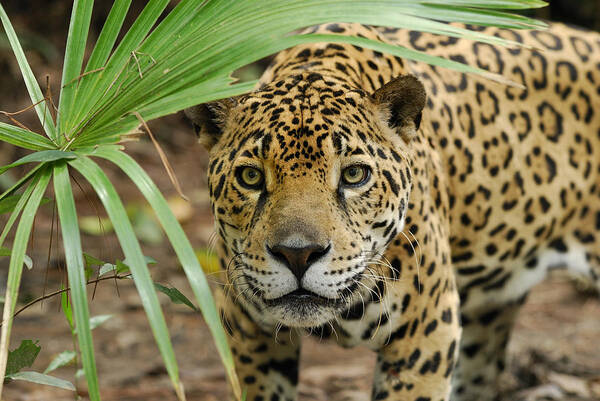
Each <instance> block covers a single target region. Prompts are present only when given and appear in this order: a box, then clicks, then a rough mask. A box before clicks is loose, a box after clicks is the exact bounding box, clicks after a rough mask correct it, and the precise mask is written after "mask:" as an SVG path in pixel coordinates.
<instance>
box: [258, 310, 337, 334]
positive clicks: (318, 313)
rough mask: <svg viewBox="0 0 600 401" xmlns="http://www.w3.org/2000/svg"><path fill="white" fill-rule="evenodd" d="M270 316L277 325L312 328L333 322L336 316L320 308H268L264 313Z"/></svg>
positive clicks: (332, 312) (331, 311) (330, 311)
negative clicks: (277, 322)
mask: <svg viewBox="0 0 600 401" xmlns="http://www.w3.org/2000/svg"><path fill="white" fill-rule="evenodd" d="M266 313H269V314H271V315H272V316H273V317H274V318H275V319H276V320H277V321H279V323H282V324H283V325H284V326H287V327H296V328H304V329H308V328H313V327H319V326H322V325H324V324H327V323H328V322H331V321H333V320H335V317H336V314H335V313H334V311H333V310H331V309H330V308H327V307H322V306H316V305H315V306H312V305H311V306H302V307H297V306H296V307H290V306H288V305H286V306H275V307H270V308H269V310H268V311H267V312H266Z"/></svg>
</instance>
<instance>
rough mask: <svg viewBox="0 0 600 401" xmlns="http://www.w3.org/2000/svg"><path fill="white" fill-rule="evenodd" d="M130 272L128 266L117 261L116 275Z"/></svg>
mask: <svg viewBox="0 0 600 401" xmlns="http://www.w3.org/2000/svg"><path fill="white" fill-rule="evenodd" d="M130 271H131V268H130V267H129V265H127V264H125V263H123V262H121V261H120V260H118V259H117V268H116V272H117V274H120V273H129V272H130Z"/></svg>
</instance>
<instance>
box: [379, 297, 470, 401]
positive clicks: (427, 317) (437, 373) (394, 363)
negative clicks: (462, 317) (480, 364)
mask: <svg viewBox="0 0 600 401" xmlns="http://www.w3.org/2000/svg"><path fill="white" fill-rule="evenodd" d="M446 295H447V296H448V297H451V298H452V300H451V301H450V302H447V303H446V302H442V301H440V302H439V303H438V305H440V306H441V305H446V307H445V308H441V307H439V308H434V309H431V310H430V311H426V312H422V313H418V314H414V315H413V316H404V317H405V319H403V323H402V324H401V325H400V326H399V327H398V328H397V329H396V330H395V331H394V332H393V333H392V335H391V336H390V342H389V343H388V344H387V345H386V346H385V347H383V348H382V349H381V350H380V351H379V355H378V358H377V366H376V370H375V378H374V383H373V397H372V398H373V400H390V401H391V400H393V401H407V400H410V401H413V400H414V401H433V400H435V401H440V400H446V401H447V400H449V398H450V386H451V377H452V373H453V370H454V366H455V363H456V359H457V356H458V347H459V342H460V327H459V319H458V315H457V314H456V313H457V310H456V309H455V307H454V306H456V305H457V304H458V303H457V302H456V300H455V298H454V294H452V293H450V292H449V293H447V294H446ZM423 298H425V296H423ZM442 298H444V296H442ZM448 305H454V306H450V307H448ZM418 310H419V311H422V310H426V308H425V309H420V308H419V309H418Z"/></svg>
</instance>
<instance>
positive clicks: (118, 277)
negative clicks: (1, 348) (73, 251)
mask: <svg viewBox="0 0 600 401" xmlns="http://www.w3.org/2000/svg"><path fill="white" fill-rule="evenodd" d="M130 276H131V273H129V274H123V275H122V276H119V275H118V274H113V275H112V276H109V277H100V278H97V279H94V280H90V281H88V282H87V283H86V285H90V284H96V283H97V282H99V281H104V280H112V279H119V280H122V279H125V278H128V277H130ZM67 291H71V287H67V288H63V289H62V290H57V291H54V292H51V293H49V294H46V295H44V296H41V297H39V298H36V299H34V300H33V301H31V302H29V303H28V304H27V305H24V306H23V307H21V308H20V309H19V310H18V311H16V312H15V314H14V315H13V319H14V318H15V317H16V316H17V315H18V314H19V313H21V312H23V311H24V310H25V309H27V308H29V307H31V306H33V305H35V304H36V303H38V302H40V301H43V300H45V299H48V298H51V297H54V296H56V295H60V294H62V293H63V292H67ZM3 324H4V321H2V322H0V327H2V325H3Z"/></svg>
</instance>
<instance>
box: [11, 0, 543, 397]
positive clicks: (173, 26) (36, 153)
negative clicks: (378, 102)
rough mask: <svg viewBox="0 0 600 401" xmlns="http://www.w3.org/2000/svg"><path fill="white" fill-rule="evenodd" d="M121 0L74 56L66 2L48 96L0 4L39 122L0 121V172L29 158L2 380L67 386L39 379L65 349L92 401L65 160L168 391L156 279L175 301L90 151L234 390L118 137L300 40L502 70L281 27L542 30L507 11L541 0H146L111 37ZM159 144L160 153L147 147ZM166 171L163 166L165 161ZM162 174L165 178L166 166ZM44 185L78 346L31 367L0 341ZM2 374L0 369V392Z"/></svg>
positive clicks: (187, 249)
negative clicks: (160, 242) (96, 212)
mask: <svg viewBox="0 0 600 401" xmlns="http://www.w3.org/2000/svg"><path fill="white" fill-rule="evenodd" d="M130 3H131V0H116V1H115V2H114V5H113V7H112V9H111V12H110V14H109V16H108V18H107V20H106V23H105V24H104V28H103V30H102V32H101V34H100V36H99V38H98V40H97V42H96V43H95V45H94V46H93V51H92V52H91V54H90V55H89V58H87V62H86V63H85V65H84V58H85V57H84V53H85V48H86V42H87V34H88V31H89V25H90V18H91V13H92V8H93V0H75V1H74V4H73V11H72V15H71V21H70V26H69V34H68V38H67V45H66V51H65V55H64V67H63V75H62V85H61V91H60V94H59V95H60V96H59V103H58V107H57V108H56V107H55V106H54V102H53V100H52V99H51V98H48V97H45V96H44V95H43V94H42V91H41V89H40V87H39V85H38V82H37V80H36V77H35V76H34V74H33V72H32V71H31V69H30V67H29V65H28V63H27V60H26V58H25V55H24V53H23V50H22V48H21V45H20V44H19V41H18V38H17V35H16V34H15V31H14V29H13V27H12V25H11V23H10V21H9V18H8V16H7V15H6V13H5V11H4V9H3V8H2V6H0V19H1V20H2V24H3V26H4V29H5V31H6V35H7V38H8V41H9V42H10V45H11V47H12V49H13V51H14V54H15V56H16V58H17V60H18V63H19V66H20V69H21V72H22V75H23V78H24V80H25V83H26V86H27V90H28V92H29V95H30V97H31V101H32V107H33V108H34V109H35V112H36V113H37V116H38V117H39V121H40V124H41V127H42V129H43V132H39V133H37V132H33V131H30V130H28V129H26V128H24V127H22V126H19V125H18V122H17V121H16V120H14V119H12V121H13V122H14V123H15V124H8V123H0V140H2V141H5V142H7V143H10V144H12V145H15V146H19V147H22V148H25V149H29V150H32V151H33V152H32V153H31V154H29V155H27V156H26V157H23V158H22V159H20V160H17V161H16V162H14V163H12V164H9V165H6V166H3V167H1V168H0V174H1V173H3V172H4V171H6V170H8V169H10V168H12V167H15V166H18V165H22V164H33V167H32V168H31V169H30V170H29V172H28V173H27V174H25V175H24V176H23V177H21V179H20V180H19V181H18V182H17V183H16V184H15V185H14V186H12V187H11V188H10V189H8V190H7V191H6V192H4V193H3V194H1V195H0V209H2V208H5V209H6V210H7V211H10V213H11V214H10V218H9V219H8V222H7V224H6V226H5V227H4V229H3V230H2V233H1V234H0V246H2V244H3V243H4V241H5V240H6V238H7V236H8V234H9V232H10V231H11V229H12V227H13V225H14V224H15V223H17V222H18V224H17V227H16V232H15V234H14V240H13V245H12V249H10V250H9V249H7V248H2V252H3V254H4V255H10V264H9V273H8V282H7V288H6V293H5V303H4V312H3V324H2V334H1V338H0V373H3V374H4V375H5V377H8V378H12V379H24V380H32V381H37V382H44V383H47V384H53V385H62V386H65V388H70V387H69V384H70V383H67V384H65V383H60V382H58V381H52V379H51V378H49V376H47V373H49V372H51V371H52V370H53V369H56V368H57V367H59V366H62V365H63V364H65V363H67V362H69V361H71V360H73V358H76V357H77V358H78V360H80V362H81V365H82V367H83V374H84V375H85V378H86V381H87V384H88V391H89V397H90V399H91V400H93V401H95V400H100V391H99V386H98V375H97V372H96V364H95V358H94V349H93V344H92V329H93V327H94V325H95V324H97V323H98V320H94V319H93V318H92V319H90V314H89V310H88V297H87V292H86V284H87V282H88V280H89V279H90V276H89V275H88V274H86V272H87V270H86V268H89V267H90V260H89V258H88V259H87V260H86V257H85V255H84V253H83V250H82V247H81V241H80V227H79V223H78V219H77V210H76V207H75V202H74V198H73V191H72V182H71V179H70V172H71V171H73V170H75V171H78V172H79V173H80V174H81V175H82V176H83V177H84V178H85V180H87V181H88V182H89V183H90V184H91V186H92V188H93V189H94V191H95V192H96V193H97V195H98V197H99V199H100V200H101V202H102V204H103V206H104V208H105V209H106V212H107V214H108V216H109V218H110V221H111V223H112V226H113V229H114V231H115V233H116V234H117V236H118V239H119V242H120V244H121V247H122V250H123V253H124V255H125V258H126V264H125V263H123V262H118V263H116V264H115V265H114V267H113V268H112V270H111V268H108V269H105V273H106V272H108V271H112V272H113V274H114V275H120V274H121V275H122V274H131V276H132V278H133V280H134V281H135V284H136V287H137V290H138V292H139V294H140V298H141V299H142V302H143V306H144V309H145V311H146V313H147V316H148V320H149V323H150V326H151V328H152V332H153V334H154V336H155V339H156V342H157V345H158V348H159V350H160V353H161V355H162V357H163V360H164V363H165V366H166V369H167V372H168V374H169V377H170V379H171V382H172V384H173V388H174V389H175V392H176V393H177V396H178V398H179V399H180V400H183V399H185V393H184V389H183V385H182V383H181V381H180V378H179V371H178V365H177V362H176V359H175V355H174V352H173V347H172V345H171V340H170V338H169V333H168V330H167V326H166V323H165V319H164V316H163V314H162V311H161V308H160V306H159V302H158V299H157V295H156V290H157V289H158V290H159V291H162V292H165V293H170V294H171V295H173V296H174V297H175V298H176V299H179V302H184V303H186V302H185V301H183V300H182V299H181V298H179V295H177V293H176V292H173V291H170V290H172V289H169V288H166V287H162V288H161V287H160V286H158V287H157V286H155V284H154V283H153V281H152V278H151V275H150V272H149V270H148V266H147V264H148V262H147V260H146V258H145V257H144V255H143V254H142V251H141V248H140V245H139V243H138V239H137V238H136V235H135V233H134V230H133V228H132V225H131V223H130V221H129V219H128V216H127V213H126V210H125V208H124V206H123V203H122V201H121V199H120V197H119V194H118V193H117V191H116V190H115V188H114V186H113V184H112V183H111V182H110V180H109V179H108V178H107V176H106V174H105V173H104V171H103V170H102V169H101V168H100V167H99V165H98V164H97V163H96V161H95V159H96V158H100V159H106V160H108V161H110V162H112V163H114V164H115V165H117V166H118V167H119V168H120V169H122V171H123V172H125V173H126V174H127V175H128V176H129V177H130V178H131V180H132V181H133V182H134V183H135V185H136V186H137V187H138V188H139V190H140V191H141V192H142V194H143V195H144V196H145V198H146V199H147V201H148V202H149V204H150V206H151V207H152V209H153V210H154V212H155V213H156V215H157V218H158V220H159V222H160V223H161V225H162V227H163V229H164V231H165V233H166V235H167V237H168V238H169V240H170V242H171V244H172V245H173V248H174V250H175V252H176V254H177V256H178V258H179V260H180V262H181V265H182V266H183V269H184V271H185V274H186V276H187V278H188V280H189V283H190V286H191V288H192V290H193V293H194V295H195V298H196V301H197V303H198V305H199V308H200V310H201V311H202V314H203V317H204V319H205V321H206V323H207V324H208V326H209V328H210V330H211V332H212V334H213V336H214V339H215V342H216V344H217V348H218V350H219V353H220V355H221V358H222V360H223V363H224V365H225V368H226V371H227V374H228V377H229V380H230V383H231V385H232V388H233V391H234V393H235V395H236V396H237V397H238V398H240V397H241V394H242V392H241V389H240V385H239V382H238V380H237V377H236V375H235V370H234V366H233V360H232V356H231V353H230V350H229V348H228V346H227V342H226V335H225V333H224V330H223V328H222V327H221V324H220V321H219V316H218V314H217V311H216V309H215V305H214V302H213V299H212V297H211V294H210V290H209V286H208V284H207V281H206V279H205V277H204V275H203V273H202V269H201V266H200V264H199V263H198V259H197V257H196V255H195V254H194V251H193V249H192V247H191V245H190V243H189V241H188V239H187V238H186V236H185V233H184V232H183V230H182V229H181V227H180V225H179V223H178V222H177V220H176V219H175V217H174V216H173V213H172V212H171V210H170V209H169V206H168V204H167V202H166V201H165V199H164V197H163V196H162V194H161V193H160V191H159V190H158V188H157V187H156V185H155V184H154V183H153V182H152V180H151V179H150V178H149V177H148V175H147V174H146V173H145V171H144V169H143V168H142V167H140V165H138V164H137V163H136V162H135V161H134V160H133V159H132V158H131V157H130V156H128V155H127V154H126V153H125V152H124V151H123V148H122V147H121V146H120V145H119V142H120V141H122V140H123V139H124V138H126V137H127V136H129V135H132V134H139V133H140V132H141V130H142V128H143V129H144V131H145V132H147V134H148V135H150V136H151V135H152V134H151V132H150V130H149V129H148V127H147V125H146V122H147V121H150V120H152V119H156V118H159V117H161V116H164V115H166V114H170V113H175V112H177V111H179V110H182V109H184V108H186V107H189V106H192V105H195V104H198V103H203V102H208V101H212V100H216V99H219V98H224V97H228V96H234V95H238V94H241V93H244V92H247V91H249V90H250V89H251V88H252V87H253V86H254V85H255V82H245V83H239V84H234V85H232V84H233V79H232V78H231V74H232V72H233V71H235V70H237V69H238V68H240V67H242V66H244V65H247V64H249V63H251V62H253V61H256V60H258V59H260V58H263V57H265V56H268V55H270V54H273V53H275V52H277V51H279V50H282V49H285V48H287V47H290V46H293V45H296V44H300V43H306V42H317V41H320V42H322V41H328V42H346V43H352V44H355V45H358V46H363V47H369V48H373V49H376V50H379V51H382V52H387V53H391V54H394V55H397V56H399V57H403V58H408V59H414V60H420V61H424V62H428V63H432V64H436V65H439V66H443V67H448V68H454V69H456V70H459V71H462V72H468V73H477V74H484V75H485V76H487V77H489V78H492V79H496V80H498V81H501V82H504V80H503V78H502V77H499V76H496V75H493V74H490V73H487V72H485V71H481V70H478V69H476V68H473V67H468V66H466V65H463V64H459V63H456V62H452V61H450V60H444V59H438V58H434V57H431V56H428V55H426V54H423V53H419V52H415V51H412V50H409V49H406V48H402V47H395V46H390V45H386V44H383V43H379V42H375V41H371V40H367V39H364V38H357V37H347V36H341V35H321V34H305V35H299V34H290V32H292V31H294V30H296V29H299V28H302V27H306V26H310V25H314V24H320V23H326V22H342V21H347V22H360V23H365V24H373V25H386V26H393V27H398V28H405V29H412V30H420V31H427V32H431V33H435V34H440V35H447V36H452V37H466V38H469V39H473V40H478V41H481V42H485V43H491V44H497V45H508V46H516V45H517V44H516V43H512V42H510V41H507V40H504V39H500V38H496V37H490V36H486V35H482V34H481V33H478V32H474V31H469V30H466V29H463V28H460V27H457V26H453V25H447V24H445V23H444V22H449V21H456V22H466V23H471V24H476V25H497V26H502V27H509V28H516V29H520V28H541V27H543V24H542V23H540V22H537V21H535V20H532V19H529V18H527V17H523V16H519V15H515V14H511V13H509V12H508V11H510V10H522V9H526V8H534V7H541V6H543V5H545V3H544V2H543V1H540V0H426V1H425V0H423V1H420V0H362V1H360V0H279V1H271V0H254V1H239V0H209V1H205V0H182V1H180V2H179V3H178V5H177V6H176V7H175V8H174V9H173V10H172V11H171V12H170V13H169V14H168V15H167V16H166V17H165V18H164V19H163V20H162V21H161V22H160V23H159V24H158V25H156V22H157V21H158V19H159V17H160V16H161V15H162V14H163V12H164V10H165V8H166V7H167V5H168V4H169V0H149V1H148V2H147V5H146V6H145V8H144V10H143V11H142V13H141V14H140V15H139V16H138V17H137V19H136V20H135V22H134V23H133V24H132V26H131V27H130V28H129V29H128V30H127V32H126V33H125V35H124V36H123V38H122V40H121V41H120V42H119V43H118V44H117V38H118V35H119V33H120V32H121V30H122V29H123V21H124V18H125V16H126V14H127V12H128V10H129V6H130ZM155 25H156V26H155ZM153 27H154V28H153ZM155 143H156V142H155ZM158 150H159V152H160V148H158ZM167 167H168V164H167ZM167 171H168V173H169V174H171V172H170V170H169V169H167ZM173 181H174V183H175V184H176V180H175V179H174V177H173ZM51 183H52V185H53V187H54V194H55V195H54V196H55V199H54V201H55V203H56V208H57V210H58V219H59V221H60V227H61V232H62V238H63V243H64V254H65V259H66V264H67V272H68V280H69V286H70V288H69V291H70V302H69V299H67V298H66V296H64V295H63V300H64V301H63V311H64V312H65V315H66V316H67V318H68V321H69V325H70V326H71V329H72V334H73V338H74V341H76V342H77V344H78V350H79V354H78V356H77V355H75V354H74V352H72V351H71V352H70V353H67V354H64V355H63V354H61V355H59V358H57V360H55V362H53V363H52V364H51V366H49V367H48V369H46V371H45V372H44V374H46V375H44V374H42V373H36V372H21V369H23V368H26V367H28V366H30V365H31V363H30V362H32V360H31V357H32V355H33V359H35V355H37V352H39V346H38V345H37V344H35V343H33V342H31V341H29V342H24V343H22V344H21V346H20V347H19V348H18V349H17V350H16V351H13V352H12V353H9V351H8V347H9V339H10V334H11V327H12V323H13V317H14V313H15V306H16V303H17V297H18V290H19V284H20V280H21V273H22V269H23V265H24V262H26V261H27V259H26V255H25V252H26V249H27V246H28V240H29V237H30V234H31V230H32V226H33V222H34V217H35V215H36V213H37V211H38V207H39V205H40V203H41V202H44V195H45V194H46V192H47V191H48V187H49V186H50V185H51ZM102 263H103V266H104V265H106V264H105V263H104V262H102ZM119 263H121V264H119ZM96 265H99V263H96ZM110 266H112V265H110ZM123 266H125V267H123ZM129 272H130V273H129ZM63 290H64V291H62V292H61V294H66V291H67V289H63ZM171 295H169V296H171ZM172 299H173V298H172ZM188 302H190V301H189V300H188ZM186 304H187V303H186ZM190 304H191V302H190ZM192 306H193V304H192ZM7 362H8V365H7ZM4 372H6V373H4ZM48 382H50V383H48ZM2 385H3V383H2V381H0V397H1V394H2Z"/></svg>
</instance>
